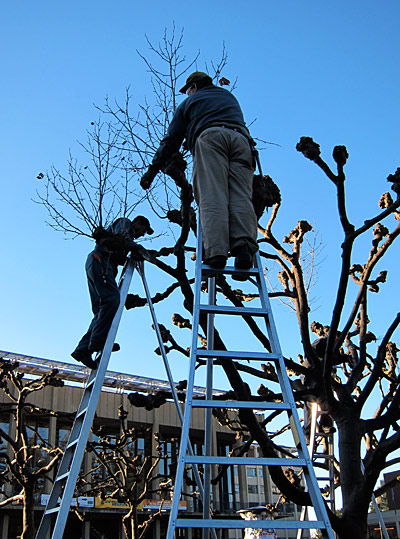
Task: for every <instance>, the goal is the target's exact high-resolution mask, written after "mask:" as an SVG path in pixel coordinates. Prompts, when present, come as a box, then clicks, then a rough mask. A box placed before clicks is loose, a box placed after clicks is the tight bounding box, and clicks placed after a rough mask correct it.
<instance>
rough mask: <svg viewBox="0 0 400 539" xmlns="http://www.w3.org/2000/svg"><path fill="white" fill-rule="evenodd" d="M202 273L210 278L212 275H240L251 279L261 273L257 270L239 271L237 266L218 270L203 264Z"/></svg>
mask: <svg viewBox="0 0 400 539" xmlns="http://www.w3.org/2000/svg"><path fill="white" fill-rule="evenodd" d="M201 271H202V274H203V277H206V276H208V274H210V273H212V274H213V275H217V274H225V275H234V274H235V273H240V274H241V275H248V276H249V277H251V276H252V275H258V273H259V272H258V269H257V268H250V269H249V270H237V269H236V268H235V266H225V267H224V268H221V269H217V268H213V267H212V266H208V265H207V264H202V266H201Z"/></svg>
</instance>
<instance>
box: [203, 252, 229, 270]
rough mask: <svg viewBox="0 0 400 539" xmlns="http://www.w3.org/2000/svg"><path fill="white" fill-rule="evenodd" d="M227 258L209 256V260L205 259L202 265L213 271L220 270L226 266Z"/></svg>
mask: <svg viewBox="0 0 400 539" xmlns="http://www.w3.org/2000/svg"><path fill="white" fill-rule="evenodd" d="M226 261H227V258H226V256H223V255H217V256H210V258H207V259H206V260H204V264H207V265H208V266H211V267H212V268H215V269H222V268H224V267H225V266H226Z"/></svg>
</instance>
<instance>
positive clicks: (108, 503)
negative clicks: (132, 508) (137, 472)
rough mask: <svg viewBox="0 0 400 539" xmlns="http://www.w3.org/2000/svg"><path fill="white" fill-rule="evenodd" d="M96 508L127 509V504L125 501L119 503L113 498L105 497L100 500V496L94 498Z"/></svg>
mask: <svg viewBox="0 0 400 539" xmlns="http://www.w3.org/2000/svg"><path fill="white" fill-rule="evenodd" d="M94 506H95V508H96V509H129V505H128V504H126V503H120V502H118V501H117V500H114V498H106V499H105V500H102V499H101V498H95V504H94Z"/></svg>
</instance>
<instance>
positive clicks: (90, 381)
mask: <svg viewBox="0 0 400 539" xmlns="http://www.w3.org/2000/svg"><path fill="white" fill-rule="evenodd" d="M95 381H96V376H93V378H92V379H91V380H89V382H88V383H87V384H86V388H85V389H89V388H90V387H92V385H93V384H94V383H95Z"/></svg>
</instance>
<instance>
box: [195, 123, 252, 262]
mask: <svg viewBox="0 0 400 539" xmlns="http://www.w3.org/2000/svg"><path fill="white" fill-rule="evenodd" d="M253 174H254V167H253V156H252V152H251V148H250V143H249V141H248V139H247V138H246V137H245V136H244V135H242V134H240V133H239V132H237V131H235V130H233V129H228V128H224V127H210V128H208V129H206V130H204V131H203V132H202V133H201V134H200V135H199V137H198V138H197V140H196V144H195V151H194V160H193V189H194V196H195V199H196V202H197V204H198V206H199V209H200V219H201V226H202V231H203V248H204V258H210V257H213V256H218V255H222V256H228V255H229V252H230V254H232V255H235V251H237V249H238V248H239V247H242V246H247V247H248V248H249V249H250V251H251V253H255V252H256V251H257V250H258V245H257V218H256V215H255V213H254V208H253V203H252V193H253Z"/></svg>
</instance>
